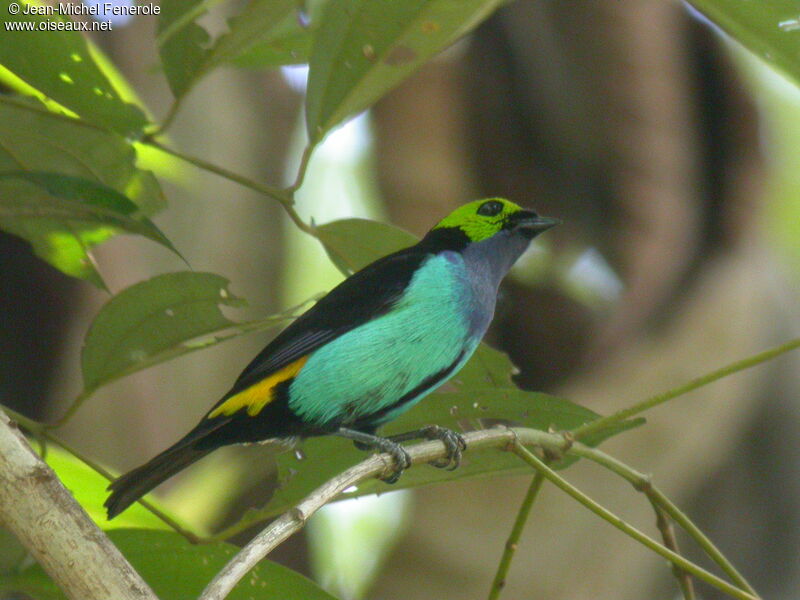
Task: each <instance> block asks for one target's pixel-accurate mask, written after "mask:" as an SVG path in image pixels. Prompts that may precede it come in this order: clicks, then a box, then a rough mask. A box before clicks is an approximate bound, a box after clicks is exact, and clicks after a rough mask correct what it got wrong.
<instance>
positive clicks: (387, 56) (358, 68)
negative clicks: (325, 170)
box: [306, 0, 503, 143]
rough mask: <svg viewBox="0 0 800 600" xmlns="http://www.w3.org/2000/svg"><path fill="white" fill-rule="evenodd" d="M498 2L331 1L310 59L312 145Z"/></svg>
mask: <svg viewBox="0 0 800 600" xmlns="http://www.w3.org/2000/svg"><path fill="white" fill-rule="evenodd" d="M502 2H503V0H383V1H381V2H375V0H338V1H336V2H329V3H328V4H327V5H326V7H325V10H324V12H323V17H322V23H321V24H320V27H319V30H318V31H317V33H316V35H315V38H314V47H313V48H312V50H311V58H310V60H309V68H310V71H309V76H308V100H307V102H306V126H307V128H308V137H309V139H310V140H311V142H312V143H316V142H318V141H319V140H321V139H322V137H324V135H325V134H326V133H327V132H328V131H330V130H331V129H332V128H333V127H335V126H336V125H338V124H339V123H341V122H342V121H344V120H345V119H346V118H348V117H350V116H352V115H354V114H356V113H358V112H361V111H362V110H364V109H366V108H368V107H369V106H371V105H372V104H374V103H375V102H376V101H377V100H378V99H379V98H380V97H381V96H383V95H384V94H385V93H386V92H388V91H389V90H390V89H392V88H393V87H394V86H396V85H397V84H399V83H400V82H401V81H402V80H403V79H405V78H406V77H408V76H409V75H410V74H411V73H413V72H414V71H416V70H417V69H418V68H419V67H420V66H422V65H423V64H424V63H425V62H427V61H428V60H429V59H430V58H432V57H433V56H434V55H436V54H438V53H439V52H440V51H441V50H443V49H444V48H446V47H447V46H449V45H450V44H452V43H453V42H454V41H455V40H457V39H458V38H459V37H461V36H462V35H464V34H466V33H467V32H469V31H470V30H471V29H473V28H474V27H475V26H477V25H478V24H479V23H480V22H481V21H483V20H484V19H486V18H487V17H488V16H489V15H490V14H491V13H492V11H494V9H495V8H497V7H498V6H499V5H500V4H502Z"/></svg>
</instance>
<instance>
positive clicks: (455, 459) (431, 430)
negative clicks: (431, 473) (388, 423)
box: [390, 425, 467, 471]
mask: <svg viewBox="0 0 800 600" xmlns="http://www.w3.org/2000/svg"><path fill="white" fill-rule="evenodd" d="M390 439H391V440H393V441H395V442H403V441H406V440H414V439H425V440H441V442H442V443H443V444H444V447H445V449H446V450H447V456H446V457H444V458H440V459H437V460H434V461H431V462H430V464H431V465H432V466H434V467H436V468H438V469H447V470H448V471H454V470H456V469H457V468H458V466H459V465H460V464H461V454H462V453H463V452H464V450H466V449H467V442H466V441H464V436H462V435H461V434H460V433H456V432H455V431H453V430H452V429H447V428H446V427H439V426H438V425H428V426H427V427H423V428H422V429H417V430H415V431H409V432H408V433H401V434H398V435H393V436H391V437H390Z"/></svg>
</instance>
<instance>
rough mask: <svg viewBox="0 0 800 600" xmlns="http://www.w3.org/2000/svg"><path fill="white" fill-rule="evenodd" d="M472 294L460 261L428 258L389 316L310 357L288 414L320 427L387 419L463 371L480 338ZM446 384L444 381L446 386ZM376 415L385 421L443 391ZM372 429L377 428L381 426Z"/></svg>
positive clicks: (447, 255)
mask: <svg viewBox="0 0 800 600" xmlns="http://www.w3.org/2000/svg"><path fill="white" fill-rule="evenodd" d="M473 298H474V293H473V291H472V285H471V284H470V279H469V277H468V276H467V271H466V267H465V264H464V261H463V259H462V258H461V255H460V254H458V253H455V252H444V253H441V254H437V255H432V256H431V257H430V258H428V259H426V261H425V262H424V263H423V264H422V266H421V267H420V268H419V269H418V271H417V273H416V274H415V275H414V277H413V278H412V279H411V282H410V283H409V285H408V287H407V288H406V291H405V293H404V295H403V296H402V298H401V299H400V300H399V301H398V302H397V303H396V304H395V306H394V307H393V308H392V310H390V311H389V312H388V313H387V314H385V315H382V316H380V317H378V318H376V319H373V320H372V321H369V322H368V323H365V324H364V325H362V326H360V327H357V328H356V329H353V330H352V331H349V332H348V333H346V334H344V335H342V336H340V337H338V338H336V339H335V340H333V341H331V342H330V343H328V344H326V345H325V346H323V347H321V348H319V349H318V350H316V351H315V352H314V353H313V354H312V355H311V356H310V357H309V359H308V362H307V363H306V364H305V366H304V367H303V369H302V371H301V372H300V373H299V374H298V376H297V378H296V379H295V380H294V381H293V382H292V384H291V387H290V390H289V408H290V409H291V410H292V411H293V412H294V413H296V414H297V415H299V416H301V417H302V418H303V420H304V421H306V422H309V423H315V424H317V425H319V426H321V427H326V426H331V425H335V426H347V425H351V424H353V423H355V422H357V421H361V422H364V421H365V420H366V421H369V417H370V415H375V414H376V413H382V412H384V413H386V411H387V409H388V408H389V407H392V405H393V404H395V403H396V402H397V401H398V400H399V399H401V398H403V396H405V395H407V394H409V393H411V392H412V391H413V390H415V389H416V388H418V387H419V386H420V384H422V383H423V382H424V381H425V380H426V379H427V378H429V377H431V376H432V375H434V374H436V373H439V372H441V371H442V370H444V369H447V368H448V367H450V366H451V365H453V363H454V362H455V361H456V360H459V356H461V359H460V360H459V364H458V365H457V368H456V369H454V371H453V372H455V371H456V370H457V369H458V368H460V367H461V366H463V364H464V363H465V362H466V360H467V359H468V358H469V356H471V354H472V353H473V352H474V350H475V348H476V347H477V345H478V342H479V341H480V337H481V336H482V334H483V332H480V335H478V336H476V335H475V332H471V331H470V329H472V327H471V326H470V323H471V322H472V320H473V319H471V318H470V313H471V311H472V309H473V308H474V305H475V302H474V301H473ZM445 380H446V378H445ZM445 380H442V381H441V382H438V383H437V385H436V386H432V387H430V388H429V389H425V390H422V391H421V392H420V393H419V394H417V396H416V397H413V398H410V399H409V402H408V403H404V404H403V406H398V407H394V408H393V409H392V410H391V411H389V412H388V413H386V414H383V415H382V418H380V420H379V422H384V421H387V420H390V419H392V418H394V417H395V416H397V414H398V413H399V412H402V411H404V410H407V409H408V408H410V407H411V406H413V404H415V403H416V402H417V401H419V400H420V399H421V398H422V397H423V396H425V395H426V394H428V393H430V392H431V391H433V389H435V387H438V385H441V383H444V381H445ZM379 422H378V423H375V424H379Z"/></svg>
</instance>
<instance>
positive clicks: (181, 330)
mask: <svg viewBox="0 0 800 600" xmlns="http://www.w3.org/2000/svg"><path fill="white" fill-rule="evenodd" d="M243 304H244V302H243V301H242V300H240V299H238V298H236V297H234V296H232V295H231V294H230V293H229V292H228V280H227V279H225V278H224V277H221V276H219V275H215V274H213V273H195V272H180V273H168V274H166V275H159V276H157V277H153V278H152V279H149V280H147V281H143V282H141V283H137V284H134V285H132V286H131V287H129V288H127V289H125V290H123V291H122V292H120V293H119V294H117V295H116V296H114V297H113V298H111V300H109V301H108V302H107V303H106V304H105V306H103V308H102V309H101V310H100V312H99V313H98V314H97V316H96V317H95V319H94V321H93V322H92V325H91V328H90V329H89V332H88V333H87V334H86V339H85V340H84V346H83V354H82V360H81V364H82V368H83V385H84V390H85V392H84V393H88V392H91V391H92V390H95V389H97V388H98V387H100V386H101V385H105V384H106V383H109V382H110V381H113V380H115V379H119V378H120V377H123V376H125V375H128V374H130V373H134V372H136V371H139V370H141V369H144V368H146V367H148V366H151V365H153V364H156V363H159V362H162V361H164V360H167V359H169V358H174V357H176V356H180V355H182V354H186V353H187V352H191V351H192V350H193V349H194V348H193V346H192V344H190V342H191V340H195V339H196V338H198V337H200V336H207V335H211V334H213V333H217V332H219V331H221V330H225V329H229V328H231V327H234V326H235V325H236V323H234V322H233V321H231V320H229V319H228V318H227V317H225V315H223V314H222V312H221V311H220V309H219V306H220V305H224V306H242V305H243ZM201 345H208V344H207V343H206V342H201Z"/></svg>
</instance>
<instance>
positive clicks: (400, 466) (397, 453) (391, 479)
mask: <svg viewBox="0 0 800 600" xmlns="http://www.w3.org/2000/svg"><path fill="white" fill-rule="evenodd" d="M336 433H337V435H340V436H342V437H346V438H348V439H350V440H353V444H354V445H355V447H356V448H358V449H359V450H378V451H379V452H385V453H387V454H389V455H390V456H391V457H392V459H393V460H394V465H395V470H394V472H393V473H391V474H389V475H387V476H385V477H381V480H382V481H385V482H386V483H396V482H397V480H398V479H400V475H402V474H403V471H405V470H406V469H407V468H408V467H410V466H411V457H410V456H409V455H408V452H406V450H405V448H403V447H402V446H401V445H400V444H399V443H398V442H397V441H395V440H393V439H390V438H385V437H381V436H379V435H375V434H372V433H364V432H363V431H357V430H355V429H347V428H346V427H340V428H339V430H338V431H337V432H336Z"/></svg>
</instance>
